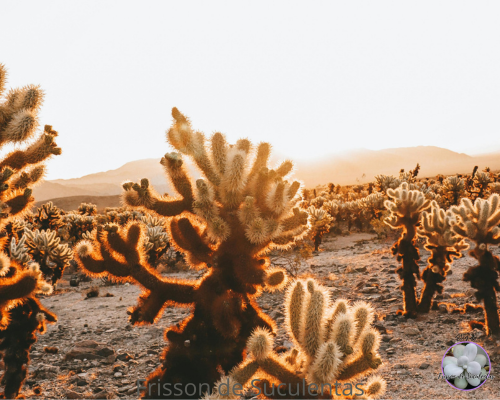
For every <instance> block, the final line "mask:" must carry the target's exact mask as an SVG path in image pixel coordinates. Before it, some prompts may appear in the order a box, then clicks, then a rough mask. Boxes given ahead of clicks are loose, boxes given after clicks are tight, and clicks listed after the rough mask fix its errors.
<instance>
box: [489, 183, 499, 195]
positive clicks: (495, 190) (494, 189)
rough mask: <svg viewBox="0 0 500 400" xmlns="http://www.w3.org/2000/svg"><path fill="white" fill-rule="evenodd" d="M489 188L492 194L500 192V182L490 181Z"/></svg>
mask: <svg viewBox="0 0 500 400" xmlns="http://www.w3.org/2000/svg"><path fill="white" fill-rule="evenodd" d="M488 190H489V191H490V193H492V194H493V193H496V194H500V182H492V183H490V185H489V187H488Z"/></svg>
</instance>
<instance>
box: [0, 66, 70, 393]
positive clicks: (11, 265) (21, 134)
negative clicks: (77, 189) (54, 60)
mask: <svg viewBox="0 0 500 400" xmlns="http://www.w3.org/2000/svg"><path fill="white" fill-rule="evenodd" d="M5 87H6V70H5V68H4V66H3V65H0V147H1V146H3V145H5V144H14V145H19V144H21V145H22V144H23V143H27V142H28V141H29V142H28V143H27V146H26V147H25V148H24V149H23V148H18V149H15V150H13V151H11V152H9V153H7V154H6V155H4V156H2V157H0V231H2V234H3V236H2V237H1V239H0V351H1V352H2V353H3V361H4V363H5V373H4V374H3V377H2V379H1V381H0V383H1V385H2V386H4V390H3V393H1V394H0V396H2V397H5V398H16V397H17V396H18V395H19V391H20V388H21V386H22V383H23V380H24V379H25V377H26V371H27V369H26V364H27V363H28V362H29V349H30V347H31V345H32V344H33V343H34V342H35V341H36V336H35V333H36V332H37V331H38V332H42V333H43V332H44V330H45V321H48V322H54V321H55V320H56V317H55V316H54V315H53V314H52V313H50V312H49V311H47V310H46V309H44V308H43V306H42V305H41V304H40V302H39V301H38V299H36V297H35V294H36V293H38V292H42V293H50V290H51V286H50V285H49V284H47V283H46V282H45V280H44V279H43V276H42V273H41V272H40V269H39V266H38V265H37V264H31V265H27V264H24V263H23V260H25V258H22V257H20V258H19V260H16V259H14V257H12V254H11V257H9V256H8V255H7V254H6V252H8V251H9V248H8V246H9V244H11V240H10V239H12V237H11V236H10V233H12V232H13V230H12V229H11V230H10V233H9V232H8V231H6V230H5V227H6V225H7V224H9V223H10V222H11V221H13V218H14V217H16V216H18V217H21V216H23V215H24V214H25V213H26V212H27V210H29V208H30V207H31V206H32V204H33V201H34V199H33V197H32V196H31V194H32V189H31V186H33V184H35V183H37V182H38V181H39V180H40V179H41V178H42V177H43V172H44V168H43V166H42V163H43V162H44V161H45V160H47V159H48V158H49V157H50V156H52V155H57V154H61V149H60V148H58V147H57V146H56V144H55V142H54V138H55V137H56V136H57V132H55V131H54V130H52V127H51V126H49V125H46V126H45V129H44V132H43V133H42V134H41V135H40V136H39V137H38V138H36V139H33V137H34V135H35V133H36V130H37V127H38V115H37V114H38V110H39V108H40V105H41V103H42V99H43V92H42V91H41V90H40V88H39V87H38V86H33V85H30V86H25V87H23V88H19V89H12V90H10V91H9V92H8V93H5ZM16 147H17V146H16ZM14 247H15V248H14V252H16V251H17V250H18V249H17V247H16V245H15V244H14ZM11 250H12V248H11ZM18 255H19V254H18Z"/></svg>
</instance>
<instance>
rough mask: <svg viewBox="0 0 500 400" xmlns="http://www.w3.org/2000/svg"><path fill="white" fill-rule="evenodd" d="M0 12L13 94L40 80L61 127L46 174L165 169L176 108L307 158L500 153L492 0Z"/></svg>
mask: <svg viewBox="0 0 500 400" xmlns="http://www.w3.org/2000/svg"><path fill="white" fill-rule="evenodd" d="M26 10H29V12H28V13H27V12H26ZM0 13H1V23H0V34H1V37H2V38H15V40H1V41H0V62H2V63H3V64H4V65H5V66H6V67H7V69H8V72H9V76H8V84H9V85H10V86H9V87H17V86H23V85H26V84H31V83H34V84H39V85H41V87H42V88H43V90H44V91H45V93H46V97H45V102H44V105H43V107H42V109H41V113H40V121H41V123H42V124H45V123H50V124H52V125H53V126H54V127H55V128H56V129H57V130H58V131H59V132H60V133H61V136H60V138H59V142H58V144H59V145H60V146H61V148H62V149H63V154H64V156H63V157H57V158H55V159H53V160H51V161H50V163H48V175H47V178H48V179H57V178H75V177H79V176H83V175H86V174H89V173H94V172H100V171H106V170H110V169H115V168H118V167H120V166H121V165H123V164H125V163H127V162H129V161H131V160H139V159H145V158H155V159H157V160H158V162H159V159H160V158H161V157H162V156H163V154H164V153H166V152H167V151H170V150H169V148H168V147H167V145H166V143H165V135H164V132H165V131H166V130H167V129H168V127H169V126H170V124H171V121H172V118H171V115H170V110H171V109H172V107H174V106H175V107H178V108H179V110H181V112H186V113H187V115H189V116H190V118H191V120H192V121H193V124H194V128H195V129H199V130H202V131H203V132H205V133H206V134H210V133H212V132H214V131H220V132H223V133H224V134H226V135H227V137H228V140H229V142H234V141H235V140H236V139H237V138H239V137H249V138H250V139H251V140H252V141H253V142H255V143H257V142H259V141H263V140H266V141H269V142H271V144H273V145H274V144H278V142H280V143H279V149H278V152H279V154H280V155H282V156H287V157H291V158H292V159H294V160H297V161H300V160H315V159H317V158H321V157H325V156H328V155H330V154H332V153H338V152H343V151H345V150H350V149H359V148H365V149H371V150H378V149H386V148H395V147H410V146H419V145H426V146H428V145H432V146H438V147H442V148H446V149H450V150H452V151H455V152H459V153H466V154H469V155H472V154H477V153H488V152H493V151H497V150H500V136H499V132H500V118H499V117H498V115H499V114H498V110H499V109H500V95H499V93H500V91H499V86H500V77H499V74H498V71H500V52H499V51H498V49H499V48H500V25H499V24H498V21H497V19H498V15H500V5H499V4H498V3H496V2H480V3H478V2H474V3H473V2H462V1H458V2H457V1H440V2H430V1H422V2H418V3H415V2H399V1H380V2H357V1H349V2H328V1H321V2H312V3H309V2H307V3H306V2H300V3H294V2H292V3H291V2H283V1H273V2H252V3H240V2H237V3H235V2H230V1H226V2H221V1H210V2H203V1H188V2H180V1H178V2H173V1H171V2H161V1H151V2H147V3H141V4H140V5H139V3H137V2H129V1H120V2H113V1H85V2H66V1H43V2H42V1H22V2H18V1H3V2H2V6H1V12H0ZM284 138H286V140H283V139H284ZM304 139H305V140H304Z"/></svg>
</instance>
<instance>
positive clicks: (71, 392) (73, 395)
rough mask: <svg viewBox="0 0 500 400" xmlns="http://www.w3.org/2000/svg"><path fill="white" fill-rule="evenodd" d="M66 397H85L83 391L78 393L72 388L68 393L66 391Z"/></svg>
mask: <svg viewBox="0 0 500 400" xmlns="http://www.w3.org/2000/svg"><path fill="white" fill-rule="evenodd" d="M64 397H65V398H66V399H83V395H82V394H81V393H77V392H74V391H72V390H68V391H67V392H66V393H64Z"/></svg>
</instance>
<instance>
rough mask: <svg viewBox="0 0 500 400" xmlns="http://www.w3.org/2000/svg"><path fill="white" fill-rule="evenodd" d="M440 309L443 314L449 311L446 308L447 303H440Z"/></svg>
mask: <svg viewBox="0 0 500 400" xmlns="http://www.w3.org/2000/svg"><path fill="white" fill-rule="evenodd" d="M438 310H439V312H440V313H441V314H447V313H448V309H447V308H446V305H445V304H439V305H438Z"/></svg>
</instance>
